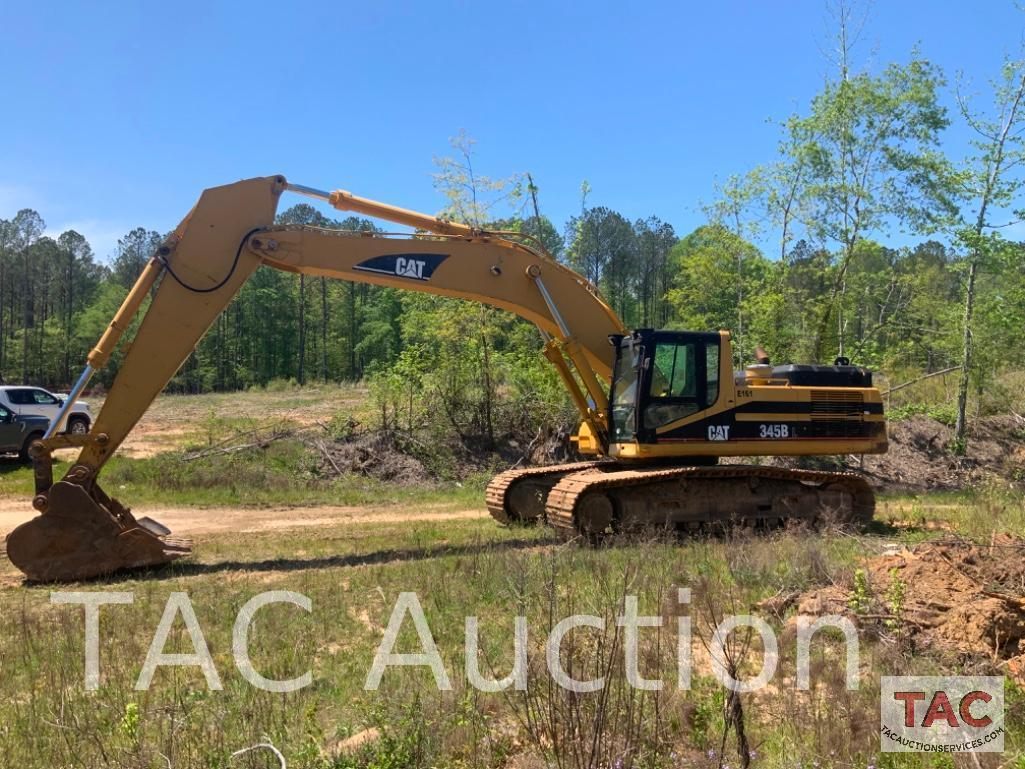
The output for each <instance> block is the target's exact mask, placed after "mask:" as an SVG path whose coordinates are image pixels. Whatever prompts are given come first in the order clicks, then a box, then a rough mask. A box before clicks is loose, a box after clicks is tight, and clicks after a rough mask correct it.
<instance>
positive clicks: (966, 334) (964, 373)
mask: <svg viewBox="0 0 1025 769" xmlns="http://www.w3.org/2000/svg"><path fill="white" fill-rule="evenodd" d="M978 270H979V259H978V254H972V263H971V264H970V265H969V267H968V283H967V285H966V287H965V302H964V330H963V336H962V337H961V378H960V380H959V381H958V385H957V422H956V423H955V425H954V453H955V454H964V452H965V449H966V448H967V446H966V445H965V436H966V435H967V434H968V420H967V418H966V414H967V410H968V386H969V384H970V375H971V369H972V315H973V314H974V312H975V277H976V274H977V273H978Z"/></svg>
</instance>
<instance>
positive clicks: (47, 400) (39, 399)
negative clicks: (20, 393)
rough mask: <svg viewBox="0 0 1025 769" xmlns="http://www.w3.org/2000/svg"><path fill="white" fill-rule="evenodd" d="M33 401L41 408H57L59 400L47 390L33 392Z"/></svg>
mask: <svg viewBox="0 0 1025 769" xmlns="http://www.w3.org/2000/svg"><path fill="white" fill-rule="evenodd" d="M31 392H32V399H33V402H34V403H38V404H39V405H40V406H56V405H57V399H56V398H54V397H53V396H52V395H50V393H48V392H46V391H45V390H32V391H31Z"/></svg>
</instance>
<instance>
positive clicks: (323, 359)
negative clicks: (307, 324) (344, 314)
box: [320, 278, 328, 382]
mask: <svg viewBox="0 0 1025 769" xmlns="http://www.w3.org/2000/svg"><path fill="white" fill-rule="evenodd" d="M327 320H328V319H327V278H321V279H320V378H321V380H322V381H324V382H326V381H327V325H328V323H327Z"/></svg>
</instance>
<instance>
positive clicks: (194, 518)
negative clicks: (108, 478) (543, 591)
mask: <svg viewBox="0 0 1025 769" xmlns="http://www.w3.org/2000/svg"><path fill="white" fill-rule="evenodd" d="M132 512H133V513H134V514H135V515H136V516H138V517H142V516H144V515H146V516H149V517H150V518H153V519H154V520H157V521H160V522H161V523H162V524H164V525H165V526H167V527H168V528H169V529H171V531H173V532H174V533H175V534H179V535H192V534H207V533H216V532H223V531H237V532H243V533H251V532H259V531H275V530H278V531H279V530H283V529H301V528H306V527H309V526H331V525H334V524H338V523H349V524H355V523H401V522H405V521H452V520H469V519H473V518H487V517H488V513H487V511H486V510H485V509H484V508H483V507H481V508H476V509H470V510H453V509H452V508H451V507H449V506H445V505H422V506H409V507H406V506H403V505H387V506H381V507H372V506H370V507H368V506H363V507H342V506H336V505H323V506H317V507H266V508H248V509H238V508H226V507H214V508H208V509H198V508H182V507H145V506H139V507H133V508H132ZM35 515H36V512H35V511H34V510H32V508H31V506H30V505H29V502H28V500H27V499H25V500H19V499H0V536H6V535H7V534H8V533H9V532H10V531H11V530H13V529H14V528H15V527H16V526H18V525H19V524H21V523H24V522H25V521H27V520H29V519H30V518H32V517H33V516H35Z"/></svg>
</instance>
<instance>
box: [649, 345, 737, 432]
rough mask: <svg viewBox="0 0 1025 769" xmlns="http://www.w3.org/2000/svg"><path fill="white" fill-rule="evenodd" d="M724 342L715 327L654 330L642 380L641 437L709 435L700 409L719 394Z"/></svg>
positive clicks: (702, 409)
mask: <svg viewBox="0 0 1025 769" xmlns="http://www.w3.org/2000/svg"><path fill="white" fill-rule="evenodd" d="M720 344H721V339H720V335H719V334H716V333H695V332H679V333H677V332H668V331H657V332H654V333H653V334H652V338H651V339H650V340H649V341H648V343H647V344H646V345H645V347H646V358H645V361H644V376H643V377H642V381H641V387H642V391H641V413H640V423H641V429H640V430H639V437H640V439H641V442H643V443H658V442H660V441H663V440H666V441H673V440H706V439H707V435H706V429H705V425H704V420H703V417H702V414H703V412H705V411H707V410H708V409H709V408H711V407H712V406H713V405H714V404H715V403H716V401H717V400H718V398H719V353H720Z"/></svg>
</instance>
